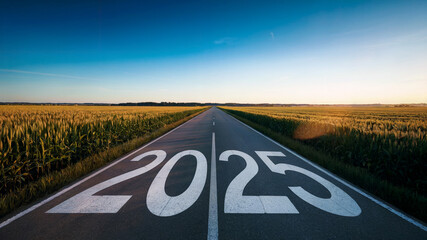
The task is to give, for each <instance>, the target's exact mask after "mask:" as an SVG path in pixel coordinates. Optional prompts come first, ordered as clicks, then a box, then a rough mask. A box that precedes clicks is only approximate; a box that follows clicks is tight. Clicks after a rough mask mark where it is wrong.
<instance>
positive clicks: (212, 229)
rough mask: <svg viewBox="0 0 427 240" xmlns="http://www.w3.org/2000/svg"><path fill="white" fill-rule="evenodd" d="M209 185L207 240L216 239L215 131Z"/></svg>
mask: <svg viewBox="0 0 427 240" xmlns="http://www.w3.org/2000/svg"><path fill="white" fill-rule="evenodd" d="M210 182H211V187H210V193H209V219H208V240H217V239H218V197H217V188H216V153H215V133H212V157H211V181H210Z"/></svg>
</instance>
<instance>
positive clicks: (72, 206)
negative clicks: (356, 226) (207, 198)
mask: <svg viewBox="0 0 427 240" xmlns="http://www.w3.org/2000/svg"><path fill="white" fill-rule="evenodd" d="M255 153H256V154H257V155H258V156H259V157H260V159H261V160H262V161H263V162H264V163H265V164H266V165H267V167H268V168H269V169H270V170H271V171H272V172H274V173H277V174H283V175H285V174H286V172H287V171H293V172H297V173H300V174H303V175H305V176H307V177H309V178H311V179H313V180H314V181H316V182H318V183H319V184H321V185H322V186H323V187H325V188H326V189H327V190H328V191H329V193H330V195H331V197H330V198H319V197H317V196H315V195H313V194H311V193H309V192H308V191H306V190H305V189H304V188H302V187H298V186H297V187H289V189H290V190H291V191H292V192H293V193H294V194H295V195H296V196H298V197H299V198H301V199H302V200H303V201H305V202H307V203H308V204H311V205H312V206H314V207H317V208H319V209H321V210H323V211H326V212H329V213H332V214H336V215H340V216H347V217H354V216H358V215H359V214H360V213H361V209H360V207H359V206H358V204H357V203H356V202H355V201H354V200H353V199H352V198H351V197H350V196H349V195H348V194H347V193H345V192H344V191H343V190H341V189H340V188H338V187H337V186H335V185H334V184H333V183H331V182H329V181H327V180H326V179H324V178H322V177H320V176H319V175H317V174H315V173H313V172H311V171H308V170H306V169H304V168H300V167H297V166H294V165H290V164H285V163H278V164H275V163H273V162H272V161H271V159H270V157H285V155H284V154H283V153H282V152H268V151H256V152H255ZM147 156H155V159H154V160H153V161H152V162H150V163H149V164H148V165H146V166H144V167H141V168H138V169H135V170H132V171H129V172H127V173H124V174H121V175H119V176H116V177H114V178H111V179H109V180H106V181H104V182H101V183H99V184H96V185H95V186H93V187H91V188H89V189H87V190H85V191H83V192H81V193H79V194H77V195H75V196H73V197H71V198H69V199H68V200H66V201H64V202H62V203H61V204H59V205H57V206H56V207H54V208H52V209H50V210H49V211H47V212H48V213H116V212H118V211H119V210H120V209H121V208H122V207H123V206H124V205H125V204H126V202H127V201H128V200H129V199H130V198H131V197H132V196H131V195H94V194H96V193H97V192H100V191H102V190H104V189H106V188H109V187H111V186H113V185H116V184H119V183H121V182H123V181H126V180H128V179H131V178H134V177H137V176H140V175H142V174H144V173H146V172H148V171H150V170H152V169H153V168H155V167H156V166H158V165H159V164H160V163H162V162H163V161H164V160H165V159H166V152H165V151H163V150H154V151H149V152H146V153H143V154H141V155H139V156H137V157H135V158H133V159H132V160H131V161H140V160H141V159H143V158H145V157H147ZM184 156H193V157H195V158H196V161H197V166H196V171H195V175H194V177H193V180H192V182H191V184H190V185H189V186H188V188H187V189H186V190H185V191H184V192H183V193H181V194H180V195H178V196H169V195H168V194H167V193H166V192H165V184H166V179H167V177H168V176H169V173H170V172H171V170H172V168H173V167H174V166H175V164H176V163H177V162H178V161H179V160H180V159H182V157H184ZM231 156H238V157H240V158H242V159H243V160H244V161H245V162H246V167H245V169H243V171H242V172H240V173H239V174H238V175H237V176H236V177H235V178H234V179H233V180H232V181H231V183H230V185H229V186H228V187H227V190H226V193H225V200H224V212H225V213H247V214H250V213H275V214H298V213H299V212H298V210H297V209H296V207H295V206H294V205H293V204H292V202H291V201H290V200H289V198H288V197H286V196H246V195H243V190H244V189H245V187H246V185H247V184H248V183H249V181H251V179H252V178H253V177H254V176H255V175H256V174H257V173H258V165H257V163H256V161H255V160H254V159H253V158H252V157H251V156H250V155H248V154H246V153H244V152H241V151H236V150H228V151H224V152H223V153H222V154H221V155H220V156H219V160H220V161H228V160H229V159H230V157H231ZM207 170H208V169H207V160H206V157H205V156H204V155H203V154H202V153H201V152H199V151H196V150H186V151H182V152H180V153H177V154H175V155H174V156H173V157H172V158H171V159H170V160H169V161H168V162H166V164H165V165H164V166H163V167H162V168H161V169H160V171H159V173H158V174H157V175H156V177H155V178H154V180H153V182H152V184H151V186H150V188H149V189H148V193H147V199H146V203H147V208H148V210H149V211H150V212H151V213H153V214H154V215H156V216H162V217H168V216H173V215H176V214H179V213H181V212H184V211H185V210H187V209H188V208H190V207H191V206H192V205H193V204H194V203H195V202H196V201H197V199H198V198H199V197H200V194H201V193H202V190H203V188H204V186H205V183H206V177H207Z"/></svg>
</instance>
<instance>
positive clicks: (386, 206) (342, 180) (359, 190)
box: [227, 114, 427, 231]
mask: <svg viewBox="0 0 427 240" xmlns="http://www.w3.org/2000/svg"><path fill="white" fill-rule="evenodd" d="M227 115H228V116H230V117H232V118H233V119H235V120H236V121H238V122H239V123H241V124H243V125H244V126H246V127H247V128H249V129H251V130H252V131H254V132H256V133H258V134H259V135H261V136H263V137H265V138H266V139H268V140H269V141H271V142H272V143H274V144H276V145H277V146H279V147H281V148H283V149H284V150H286V151H288V152H290V153H292V154H293V155H294V156H296V157H298V158H300V159H301V160H303V161H304V162H306V163H308V164H310V165H311V166H313V167H315V168H317V169H318V170H319V171H321V172H323V173H325V174H326V175H328V176H330V177H331V178H333V179H335V180H336V181H338V182H340V183H342V184H344V185H345V186H347V187H348V188H350V189H352V190H353V191H355V192H357V193H359V194H360V195H362V196H364V197H366V198H368V199H369V200H371V201H373V202H374V203H376V204H378V205H380V206H381V207H383V208H385V209H387V210H388V211H390V212H392V213H394V214H395V215H397V216H399V217H400V218H402V219H404V220H405V221H407V222H409V223H412V224H413V225H415V226H417V227H419V228H420V229H422V230H424V231H427V226H424V225H423V224H422V223H420V222H418V221H416V220H415V219H412V218H411V217H409V216H407V215H406V214H404V213H402V212H399V211H398V210H396V209H394V208H392V207H391V206H389V205H387V204H386V203H384V202H382V201H380V200H378V199H376V198H374V197H373V196H371V195H369V194H367V193H365V192H364V191H363V190H361V189H358V188H357V187H355V186H353V185H352V184H350V183H349V182H347V181H346V180H344V179H341V178H340V177H338V176H336V175H335V174H333V173H331V172H328V171H327V170H325V169H324V168H322V167H320V166H319V165H317V164H315V163H313V162H311V161H309V160H307V159H306V158H304V157H303V156H301V155H299V154H298V153H296V152H294V151H292V150H290V149H289V148H287V147H285V146H283V145H281V144H280V143H278V142H276V141H274V140H273V139H271V138H269V137H267V136H265V135H264V134H262V133H261V132H259V131H257V130H255V129H253V128H252V127H251V126H249V125H247V124H245V123H243V122H242V121H240V120H238V119H237V118H235V117H233V116H231V115H229V114H227Z"/></svg>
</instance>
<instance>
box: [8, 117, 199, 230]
mask: <svg viewBox="0 0 427 240" xmlns="http://www.w3.org/2000/svg"><path fill="white" fill-rule="evenodd" d="M202 114H203V113H202ZM198 116H200V115H198ZM194 118H195V117H194ZM194 118H192V119H190V120H188V121H187V122H185V123H183V124H181V125H179V126H178V127H176V128H174V129H172V130H171V131H169V132H167V133H166V134H164V135H162V136H160V137H158V138H156V139H154V140H153V141H151V142H149V143H147V144H145V145H144V146H142V147H140V148H138V149H136V150H134V151H132V152H130V153H129V154H127V155H125V156H124V157H122V158H120V159H118V160H116V161H114V162H112V163H111V164H110V165H107V166H105V167H103V168H101V169H100V170H98V171H96V172H94V173H93V174H91V175H89V176H87V177H86V178H84V179H82V180H80V181H78V182H76V183H75V184H73V185H71V186H70V187H67V188H65V189H63V190H61V191H59V192H58V193H56V194H55V195H53V196H51V197H49V198H47V199H45V200H43V201H41V202H39V203H37V204H35V205H33V206H31V207H29V208H27V209H25V210H24V211H22V212H20V213H18V214H16V215H15V216H13V217H11V218H9V219H7V220H6V221H4V222H2V223H1V224H0V228H2V227H4V226H6V225H8V224H10V223H11V222H13V221H15V220H16V219H18V218H20V217H22V216H24V215H26V214H27V213H30V212H32V211H34V210H35V209H37V208H38V207H40V206H42V205H44V204H46V203H48V202H50V201H52V200H53V199H55V198H57V197H59V196H61V195H62V194H64V193H66V192H68V191H70V190H71V189H73V188H75V187H77V186H78V185H80V184H82V183H84V182H86V181H87V180H89V179H91V178H93V177H95V176H97V175H98V174H100V173H102V172H104V171H105V170H107V169H109V168H110V167H113V166H114V165H116V164H118V163H120V162H122V161H123V160H125V159H126V158H128V157H129V156H131V155H132V154H134V153H136V152H138V151H140V150H142V149H144V148H146V147H148V146H150V145H151V144H153V143H155V142H157V141H158V140H160V139H162V138H163V137H165V136H167V135H169V134H170V133H172V132H174V131H175V130H177V129H179V128H180V127H182V126H184V125H185V124H187V123H189V122H191V121H192V120H193V119H194Z"/></svg>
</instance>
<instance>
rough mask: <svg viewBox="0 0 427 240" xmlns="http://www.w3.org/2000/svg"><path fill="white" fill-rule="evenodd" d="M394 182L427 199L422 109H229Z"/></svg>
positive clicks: (426, 126) (426, 128)
mask: <svg viewBox="0 0 427 240" xmlns="http://www.w3.org/2000/svg"><path fill="white" fill-rule="evenodd" d="M226 109H227V110H228V111H231V112H232V113H234V114H236V115H238V116H240V117H243V118H245V119H247V120H250V121H252V122H254V123H257V124H260V125H263V126H265V127H268V128H269V129H271V130H273V131H275V132H278V133H280V134H283V135H285V136H288V137H291V138H293V139H295V140H298V141H300V142H302V143H304V144H307V145H310V146H312V147H314V148H315V149H316V150H320V151H321V152H325V153H327V154H330V155H331V156H333V157H336V158H338V159H340V160H341V161H344V162H346V163H349V164H352V165H354V166H357V167H362V168H365V169H368V171H369V172H371V173H373V174H374V175H376V176H378V177H380V178H382V179H384V180H387V181H390V182H392V183H394V184H397V185H401V186H405V187H408V188H410V189H411V190H413V191H415V192H417V193H419V194H421V195H427V108H426V107H326V106H318V107H227V108H226Z"/></svg>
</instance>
